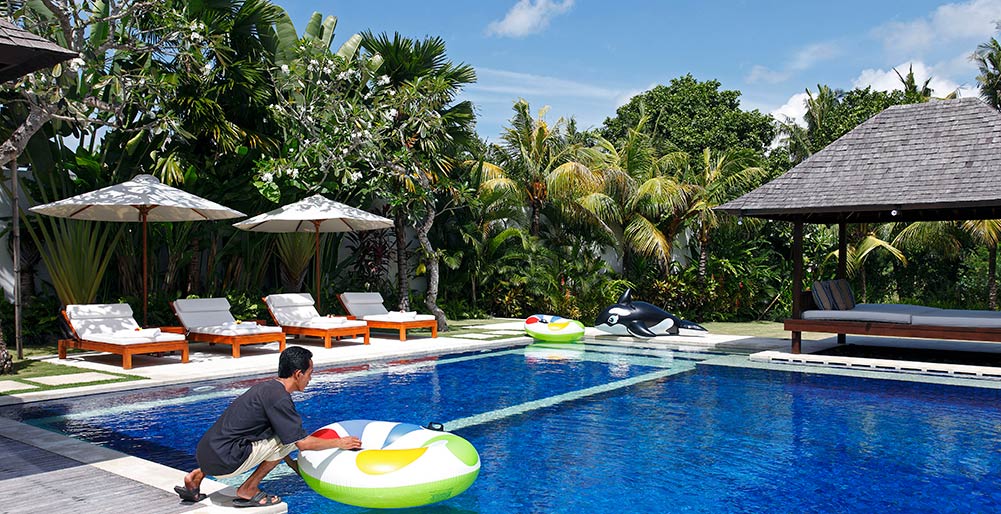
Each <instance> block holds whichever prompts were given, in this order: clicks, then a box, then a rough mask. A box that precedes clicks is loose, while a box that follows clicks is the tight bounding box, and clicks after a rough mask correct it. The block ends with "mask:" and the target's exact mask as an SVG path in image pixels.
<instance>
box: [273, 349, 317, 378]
mask: <svg viewBox="0 0 1001 514" xmlns="http://www.w3.org/2000/svg"><path fill="white" fill-rule="evenodd" d="M312 358H313V352H311V351H309V350H307V349H305V348H303V347H301V346H289V347H288V348H286V349H285V351H284V352H282V354H281V356H280V357H278V378H288V377H290V376H292V375H293V374H294V373H295V372H296V371H301V372H303V373H305V372H306V370H308V369H309V360H310V359H312Z"/></svg>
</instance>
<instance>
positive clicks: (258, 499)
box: [233, 491, 282, 508]
mask: <svg viewBox="0 0 1001 514" xmlns="http://www.w3.org/2000/svg"><path fill="white" fill-rule="evenodd" d="M265 500H266V501H265ZM262 501H263V503H262ZM281 502H282V499H281V498H279V497H277V496H271V495H269V494H268V493H266V492H264V491H258V493H257V494H255V495H254V497H253V498H251V499H249V500H248V499H246V498H233V506H234V507H238V508H244V507H271V506H272V505H278V504H279V503H281Z"/></svg>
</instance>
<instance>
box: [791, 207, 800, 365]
mask: <svg viewBox="0 0 1001 514" xmlns="http://www.w3.org/2000/svg"><path fill="white" fill-rule="evenodd" d="M802 296H803V222H801V221H797V222H795V223H793V225H792V317H793V318H795V319H799V318H800V317H802V315H803V305H802V299H801V297H802ZM802 342H803V333H802V332H796V331H794V332H792V348H791V351H792V353H800V351H801V347H802Z"/></svg>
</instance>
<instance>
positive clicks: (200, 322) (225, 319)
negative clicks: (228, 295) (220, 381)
mask: <svg viewBox="0 0 1001 514" xmlns="http://www.w3.org/2000/svg"><path fill="white" fill-rule="evenodd" d="M170 305H171V307H172V308H173V309H174V314H175V315H177V319H179V320H181V324H182V325H184V330H185V331H186V332H187V333H188V341H191V342H199V343H210V344H215V343H219V344H228V345H230V346H232V347H233V358H238V357H240V347H241V346H243V345H247V344H264V343H273V342H277V343H278V350H279V351H282V350H284V349H285V332H283V331H282V329H281V327H268V326H265V325H259V324H257V322H255V321H237V319H236V318H234V317H233V314H232V313H230V312H229V309H230V305H229V300H227V299H225V298H192V299H181V300H176V301H174V302H173V303H171V304H170Z"/></svg>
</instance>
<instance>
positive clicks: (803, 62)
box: [789, 43, 841, 71]
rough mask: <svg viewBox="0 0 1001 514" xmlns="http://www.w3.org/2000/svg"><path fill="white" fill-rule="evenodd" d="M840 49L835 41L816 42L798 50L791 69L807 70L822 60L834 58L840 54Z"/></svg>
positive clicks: (790, 64) (791, 63)
mask: <svg viewBox="0 0 1001 514" xmlns="http://www.w3.org/2000/svg"><path fill="white" fill-rule="evenodd" d="M840 53H841V52H840V50H839V49H838V47H837V45H835V44H834V43H814V44H812V45H810V46H807V47H806V48H803V49H801V50H800V51H798V52H796V55H795V56H793V59H792V62H790V63H789V69H791V70H795V71H802V70H807V69H810V68H812V67H813V65H814V64H817V63H818V62H820V61H826V60H828V59H833V58H835V57H837V56H838V54H840Z"/></svg>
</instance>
